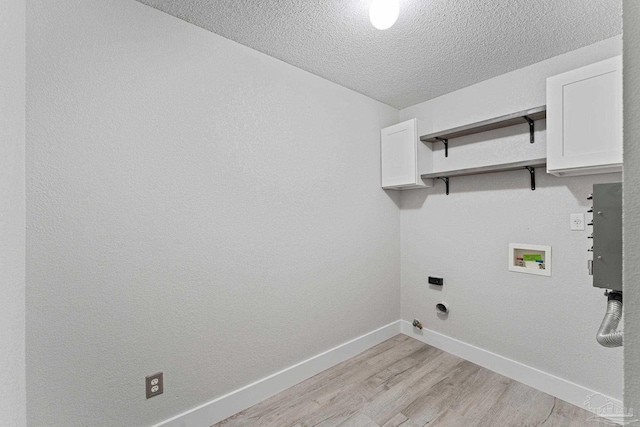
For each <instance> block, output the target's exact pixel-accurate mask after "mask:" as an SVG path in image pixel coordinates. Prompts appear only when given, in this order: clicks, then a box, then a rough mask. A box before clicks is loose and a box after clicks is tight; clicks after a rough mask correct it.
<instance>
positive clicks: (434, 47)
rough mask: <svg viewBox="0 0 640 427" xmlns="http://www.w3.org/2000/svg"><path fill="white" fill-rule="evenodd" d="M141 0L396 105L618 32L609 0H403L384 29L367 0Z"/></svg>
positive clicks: (616, 10) (617, 6)
mask: <svg viewBox="0 0 640 427" xmlns="http://www.w3.org/2000/svg"><path fill="white" fill-rule="evenodd" d="M139 1H142V2H143V3H145V4H148V5H150V6H153V7H156V8H158V9H160V10H163V11H165V12H167V13H170V14H172V15H174V16H177V17H179V18H182V19H184V20H186V21H188V22H191V23H193V24H195V25H198V26H200V27H202V28H206V29H208V30H210V31H213V32H214V33H216V34H220V35H222V36H224V37H227V38H229V39H231V40H235V41H237V42H239V43H242V44H244V45H246V46H249V47H251V48H254V49H256V50H259V51H261V52H264V53H267V54H268V55H271V56H273V57H275V58H278V59H281V60H283V61H285V62H288V63H290V64H293V65H295V66H296V67H300V68H302V69H304V70H307V71H309V72H311V73H314V74H317V75H319V76H321V77H324V78H326V79H328V80H331V81H333V82H336V83H338V84H340V85H343V86H345V87H348V88H351V89H353V90H355V91H358V92H360V93H363V94H365V95H367V96H370V97H372V98H374V99H377V100H379V101H382V102H384V103H386V104H389V105H392V106H395V107H397V108H404V107H407V106H410V105H413V104H416V103H418V102H422V101H425V100H428V99H431V98H434V97H436V96H439V95H443V94H445V93H449V92H452V91H454V90H457V89H460V88H462V87H466V86H469V85H472V84H474V83H477V82H480V81H482V80H486V79H488V78H491V77H495V76H498V75H501V74H504V73H506V72H509V71H512V70H515V69H518V68H521V67H524V66H527V65H530V64H533V63H536V62H539V61H542V60H544V59H547V58H551V57H553V56H556V55H559V54H562V53H565V52H569V51H571V50H574V49H577V48H580V47H583V46H586V45H589V44H592V43H595V42H597V41H600V40H603V39H606V38H609V37H612V36H614V35H618V34H620V33H621V32H622V29H621V19H620V15H621V9H622V6H621V3H620V1H612V0H595V1H594V0H592V1H584V0H563V1H557V0H537V1H531V0H494V1H486V0H456V1H451V0H400V8H401V11H400V16H399V18H398V21H397V23H396V24H395V25H394V26H393V27H391V28H390V29H389V30H386V31H379V30H377V29H375V28H374V27H373V26H372V25H371V23H370V22H369V5H370V3H371V0H350V1H344V0H324V1H308V0H266V1H253V0H217V1H203V0H177V1H176V0H139ZM585 22H588V23H589V25H585V24H584V23H585ZM522 84H524V85H526V84H527V82H522Z"/></svg>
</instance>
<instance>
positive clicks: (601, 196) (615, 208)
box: [592, 182, 622, 291]
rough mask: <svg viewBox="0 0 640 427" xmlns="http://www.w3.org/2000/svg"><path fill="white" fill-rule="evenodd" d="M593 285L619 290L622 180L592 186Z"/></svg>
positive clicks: (620, 280)
mask: <svg viewBox="0 0 640 427" xmlns="http://www.w3.org/2000/svg"><path fill="white" fill-rule="evenodd" d="M592 197H593V208H592V209H593V235H592V237H593V286H595V287H598V288H605V289H611V290H614V291H622V183H620V182H616V183H611V184H595V185H594V186H593V195H592Z"/></svg>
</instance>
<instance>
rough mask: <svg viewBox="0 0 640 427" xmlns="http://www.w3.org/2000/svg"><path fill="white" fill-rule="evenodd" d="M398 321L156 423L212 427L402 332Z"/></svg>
mask: <svg viewBox="0 0 640 427" xmlns="http://www.w3.org/2000/svg"><path fill="white" fill-rule="evenodd" d="M400 323H401V321H400V320H398V321H395V322H393V323H390V324H388V325H386V326H383V327H381V328H379V329H376V330H375V331H372V332H369V333H367V334H365V335H362V336H360V337H358V338H355V339H353V340H351V341H349V342H346V343H344V344H341V345H339V346H337V347H335V348H332V349H331V350H327V351H325V352H324V353H321V354H318V355H316V356H313V357H312V358H310V359H307V360H305V361H302V362H300V363H298V364H296V365H293V366H291V367H289V368H286V369H283V370H282V371H280V372H276V373H275V374H273V375H269V376H268V377H266V378H263V379H261V380H259V381H256V382H254V383H253V384H249V385H247V386H245V387H242V388H240V389H238V390H236V391H233V392H231V393H229V394H226V395H224V396H222V397H219V398H217V399H215V400H212V401H211V402H208V403H205V404H204V405H200V406H198V407H197V408H193V409H191V410H190V411H187V412H184V413H182V414H180V415H177V416H175V417H173V418H171V419H169V420H166V421H163V422H161V423H159V424H156V425H155V426H154V427H210V426H211V425H213V424H215V423H217V422H219V421H222V420H224V419H226V418H228V417H230V416H232V415H234V414H237V413H238V412H240V411H242V410H244V409H247V408H249V407H250V406H253V405H255V404H256V403H259V402H262V401H263V400H265V399H268V398H269V397H271V396H273V395H275V394H278V393H280V392H281V391H283V390H286V389H288V388H290V387H293V386H294V385H296V384H298V383H300V382H302V381H304V380H306V379H308V378H311V377H312V376H314V375H317V374H319V373H320V372H322V371H324V370H326V369H328V368H330V367H332V366H335V365H337V364H338V363H341V362H344V361H345V360H347V359H350V358H352V357H353V356H355V355H357V354H359V353H362V352H363V351H365V350H367V349H369V348H371V347H373V346H375V345H377V344H380V343H381V342H383V341H386V340H388V339H389V338H392V337H394V336H396V335H398V334H399V333H400Z"/></svg>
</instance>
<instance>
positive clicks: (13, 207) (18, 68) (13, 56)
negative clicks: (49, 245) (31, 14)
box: [0, 0, 26, 427]
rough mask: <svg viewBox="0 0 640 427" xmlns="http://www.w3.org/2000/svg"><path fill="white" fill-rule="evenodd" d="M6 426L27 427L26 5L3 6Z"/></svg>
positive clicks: (0, 113) (1, 249)
mask: <svg viewBox="0 0 640 427" xmlns="http://www.w3.org/2000/svg"><path fill="white" fill-rule="evenodd" d="M0 58H2V59H1V60H0V301H2V304H1V308H0V425H3V426H15V427H21V426H24V425H26V409H25V404H26V397H25V301H24V298H25V259H24V256H25V190H24V179H25V172H24V170H25V169H24V166H25V164H24V145H25V2H24V1H22V0H3V1H0Z"/></svg>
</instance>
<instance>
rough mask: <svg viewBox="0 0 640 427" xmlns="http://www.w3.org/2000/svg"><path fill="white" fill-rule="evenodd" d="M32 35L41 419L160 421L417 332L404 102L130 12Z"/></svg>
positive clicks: (53, 25)
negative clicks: (404, 321) (390, 138)
mask: <svg viewBox="0 0 640 427" xmlns="http://www.w3.org/2000/svg"><path fill="white" fill-rule="evenodd" d="M27 26H28V75H27V81H28V91H27V101H28V118H27V120H28V135H27V167H28V170H29V174H28V177H27V196H28V200H29V206H28V212H27V226H28V230H27V247H28V252H27V270H28V277H29V280H28V285H27V307H28V313H27V314H28V316H27V319H28V321H27V343H28V352H27V363H28V366H29V369H28V375H27V386H28V387H27V388H28V417H29V423H30V425H34V426H35V425H48V426H49V425H59V426H63V425H64V426H71V425H73V426H80V425H82V426H116V425H117V426H144V425H152V424H154V423H156V422H159V421H161V420H164V419H167V418H169V417H170V416H173V415H176V414H178V413H180V412H182V411H185V410H188V409H190V408H192V407H194V406H197V405H199V404H201V403H204V402H206V401H209V400H211V399H213V398H215V397H218V396H221V395H223V394H225V393H227V392H230V391H232V390H235V389H237V388H239V387H241V386H243V385H246V384H248V383H251V382H253V381H255V380H258V379H260V378H262V377H264V376H266V375H268V374H271V373H273V372H276V371H278V370H280V369H283V368H285V367H288V366H291V365H293V364H294V363H296V362H299V361H301V360H303V359H306V358H308V357H310V356H313V355H315V354H318V353H320V352H321V351H324V350H327V349H329V348H332V347H334V346H336V345H338V344H341V343H343V342H346V341H348V340H349V339H351V338H355V337H356V336H359V335H361V334H363V333H366V332H369V331H371V330H374V329H376V328H378V327H380V326H382V325H385V324H387V323H389V322H391V321H395V320H397V319H398V318H399V316H400V301H399V298H400V291H399V287H400V259H399V257H400V255H399V247H400V240H399V236H400V230H399V226H400V223H399V209H398V204H399V200H398V199H399V197H398V195H395V194H393V193H389V194H387V193H385V192H383V191H381V190H380V170H379V168H380V166H379V162H380V160H379V143H378V141H379V131H380V128H381V127H385V126H388V125H390V124H392V123H396V122H397V120H398V111H397V110H395V109H393V108H391V107H388V106H385V105H383V104H381V103H379V102H376V101H373V100H371V99H369V98H366V97H364V96H362V95H359V94H357V93H355V92H352V91H349V90H347V89H345V88H342V87H340V86H337V85H335V84H332V83H329V82H327V81H325V80H323V79H321V78H318V77H316V76H313V75H311V74H308V73H306V72H303V71H301V70H299V69H296V68H294V67H292V66H289V65H287V64H285V63H283V62H280V61H277V60H275V59H273V58H270V57H268V56H266V55H263V54H260V53H258V52H256V51H253V50H250V49H248V48H246V47H243V46H241V45H238V44H236V43H233V42H231V41H229V40H226V39H224V38H222V37H219V36H216V35H214V34H212V33H210V32H207V31H205V30H202V29H200V28H198V27H195V26H193V25H190V24H187V23H185V22H183V21H181V20H179V19H176V18H174V17H171V16H169V15H166V14H164V13H162V12H159V11H157V10H154V9H152V8H150V7H147V6H144V5H142V4H140V3H138V2H134V1H130V0H111V1H108V2H105V1H99V0H93V1H87V0H68V1H64V2H51V1H44V0H39V1H32V2H30V4H29V10H28V15H27ZM156 371H164V374H165V393H164V395H162V396H160V397H156V398H153V399H151V400H148V401H146V400H145V397H144V377H145V375H147V374H151V373H154V372H156ZM45 382H46V387H43V386H42V384H43V383H45Z"/></svg>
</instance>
